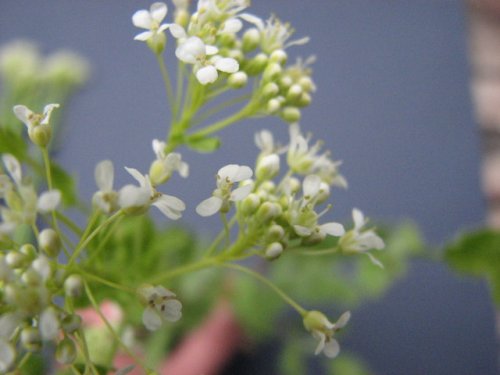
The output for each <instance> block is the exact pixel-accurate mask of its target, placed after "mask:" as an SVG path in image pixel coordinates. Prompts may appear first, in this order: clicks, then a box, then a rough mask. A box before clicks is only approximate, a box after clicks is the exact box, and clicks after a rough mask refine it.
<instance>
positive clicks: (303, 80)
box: [299, 76, 315, 92]
mask: <svg viewBox="0 0 500 375" xmlns="http://www.w3.org/2000/svg"><path fill="white" fill-rule="evenodd" d="M299 85H300V86H302V88H303V89H304V91H306V92H311V91H314V90H315V86H314V82H313V80H312V79H311V77H308V76H303V77H300V79H299Z"/></svg>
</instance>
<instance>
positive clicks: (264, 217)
mask: <svg viewBox="0 0 500 375" xmlns="http://www.w3.org/2000/svg"><path fill="white" fill-rule="evenodd" d="M279 215H281V206H279V205H278V204H276V203H272V202H264V203H263V204H262V205H261V206H260V207H259V209H258V210H257V213H256V216H257V218H258V220H260V221H263V222H268V221H270V220H272V219H275V218H277V217H278V216H279Z"/></svg>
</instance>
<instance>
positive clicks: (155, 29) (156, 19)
mask: <svg viewBox="0 0 500 375" xmlns="http://www.w3.org/2000/svg"><path fill="white" fill-rule="evenodd" d="M167 12H168V9H167V4H165V3H161V2H157V3H153V4H152V5H151V7H150V8H149V11H148V10H146V9H141V10H138V11H137V12H135V13H134V15H133V16H132V23H133V24H134V26H136V27H139V28H141V29H146V30H147V31H143V32H142V33H139V34H137V35H136V36H135V37H134V39H135V40H140V41H143V42H144V41H147V40H148V39H150V38H152V37H154V36H155V35H158V34H161V33H163V32H164V31H165V30H166V29H168V28H169V26H170V25H169V24H166V23H164V24H161V22H162V21H163V19H164V18H165V16H166V15H167Z"/></svg>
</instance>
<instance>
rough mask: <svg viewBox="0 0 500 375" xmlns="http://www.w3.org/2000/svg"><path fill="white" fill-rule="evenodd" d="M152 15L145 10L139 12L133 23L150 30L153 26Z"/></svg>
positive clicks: (133, 18)
mask: <svg viewBox="0 0 500 375" xmlns="http://www.w3.org/2000/svg"><path fill="white" fill-rule="evenodd" d="M152 21H153V20H152V19H151V15H150V14H149V12H148V11H147V10H145V9H141V10H138V11H137V12H135V13H134V15H133V16H132V23H133V24H134V26H136V27H140V28H141V29H150V28H151V24H152Z"/></svg>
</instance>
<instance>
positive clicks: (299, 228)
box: [293, 225, 312, 237]
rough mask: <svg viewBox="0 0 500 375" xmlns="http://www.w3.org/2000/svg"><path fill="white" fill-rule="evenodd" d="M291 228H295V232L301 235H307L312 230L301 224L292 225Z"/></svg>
mask: <svg viewBox="0 0 500 375" xmlns="http://www.w3.org/2000/svg"><path fill="white" fill-rule="evenodd" d="M293 229H294V230H295V233H297V234H298V235H299V236H301V237H304V236H309V235H310V234H311V232H312V231H311V230H310V229H309V228H307V227H304V226H302V225H294V226H293Z"/></svg>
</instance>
